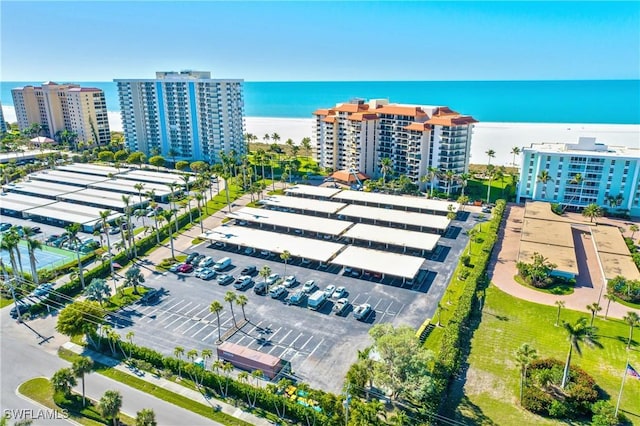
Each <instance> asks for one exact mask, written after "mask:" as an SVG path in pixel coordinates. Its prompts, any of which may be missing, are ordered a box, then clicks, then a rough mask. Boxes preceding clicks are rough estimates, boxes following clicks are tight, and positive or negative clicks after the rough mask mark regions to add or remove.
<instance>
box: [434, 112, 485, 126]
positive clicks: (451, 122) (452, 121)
mask: <svg viewBox="0 0 640 426" xmlns="http://www.w3.org/2000/svg"><path fill="white" fill-rule="evenodd" d="M477 122H478V120H476V119H475V118H473V117H471V116H470V115H444V116H435V115H434V116H433V117H432V118H431V119H430V120H428V121H427V123H429V124H433V125H437V126H464V125H466V124H473V123H477Z"/></svg>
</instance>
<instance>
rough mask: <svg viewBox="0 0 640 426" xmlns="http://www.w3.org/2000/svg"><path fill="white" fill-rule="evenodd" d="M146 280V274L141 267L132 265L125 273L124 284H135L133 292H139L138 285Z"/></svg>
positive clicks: (127, 285) (126, 285)
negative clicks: (141, 270)
mask: <svg viewBox="0 0 640 426" xmlns="http://www.w3.org/2000/svg"><path fill="white" fill-rule="evenodd" d="M143 282H144V275H142V272H140V268H139V267H137V266H132V267H131V268H129V269H128V270H127V272H126V273H125V274H124V286H125V287H129V286H133V294H138V285H139V284H142V283H143Z"/></svg>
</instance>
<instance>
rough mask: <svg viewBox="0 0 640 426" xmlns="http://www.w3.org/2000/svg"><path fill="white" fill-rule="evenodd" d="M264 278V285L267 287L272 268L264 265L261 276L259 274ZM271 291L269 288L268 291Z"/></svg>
mask: <svg viewBox="0 0 640 426" xmlns="http://www.w3.org/2000/svg"><path fill="white" fill-rule="evenodd" d="M259 275H260V276H261V277H262V278H264V283H265V285H266V284H267V278H269V275H271V268H269V267H268V266H267V265H264V266H263V267H262V269H260V274H259ZM268 290H269V288H267V291H268Z"/></svg>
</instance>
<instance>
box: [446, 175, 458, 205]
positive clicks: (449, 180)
mask: <svg viewBox="0 0 640 426" xmlns="http://www.w3.org/2000/svg"><path fill="white" fill-rule="evenodd" d="M455 176H456V174H455V172H454V171H453V170H447V171H446V172H444V179H445V181H446V182H447V199H449V197H450V195H451V185H452V184H453V180H454V179H455Z"/></svg>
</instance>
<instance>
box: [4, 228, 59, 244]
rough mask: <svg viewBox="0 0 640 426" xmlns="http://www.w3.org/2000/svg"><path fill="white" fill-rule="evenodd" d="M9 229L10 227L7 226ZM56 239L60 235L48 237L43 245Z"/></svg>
mask: <svg viewBox="0 0 640 426" xmlns="http://www.w3.org/2000/svg"><path fill="white" fill-rule="evenodd" d="M9 227H11V226H9ZM58 238H60V235H55V234H54V235H49V237H48V238H47V239H46V240H44V242H45V243H52V242H53V241H55V240H57V239H58Z"/></svg>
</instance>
